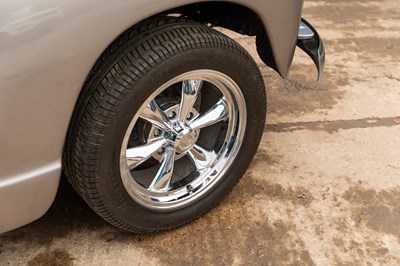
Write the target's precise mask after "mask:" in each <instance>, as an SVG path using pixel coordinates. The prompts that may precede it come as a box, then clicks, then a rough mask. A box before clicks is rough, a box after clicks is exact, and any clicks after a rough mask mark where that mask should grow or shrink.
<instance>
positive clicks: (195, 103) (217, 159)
mask: <svg viewBox="0 0 400 266" xmlns="http://www.w3.org/2000/svg"><path fill="white" fill-rule="evenodd" d="M210 95H212V96H210ZM245 128H246V105H245V101H244V97H243V95H242V92H241V90H240V88H239V86H238V85H237V84H236V83H235V82H234V81H233V80H232V79H231V78H230V77H228V76H227V75H225V74H223V73H221V72H217V71H213V70H195V71H191V72H187V73H185V74H182V75H180V76H178V77H175V78H174V79H172V80H170V81H168V82H167V83H165V84H163V85H162V86H161V87H160V88H158V89H156V90H155V92H154V93H153V94H152V95H151V96H150V97H149V98H148V99H147V100H146V101H145V103H144V104H143V105H142V106H141V107H140V109H139V111H138V112H137V113H136V114H135V115H134V117H133V119H132V122H131V123H130V125H129V127H128V129H127V131H126V134H125V137H124V139H123V143H122V146H121V153H120V173H121V178H122V181H123V184H124V187H125V189H126V191H127V192H128V194H129V195H130V196H131V197H132V198H133V199H134V200H135V201H136V202H137V203H139V204H140V205H142V206H143V207H146V208H149V209H152V210H155V211H172V210H176V209H180V208H183V207H185V206H188V205H190V204H192V203H193V202H195V201H197V200H198V199H200V198H201V197H202V196H204V195H205V194H207V192H209V191H210V190H212V188H214V187H215V186H216V185H217V184H218V182H219V181H220V180H221V178H222V177H223V176H224V174H225V173H226V171H227V170H228V169H229V168H230V166H231V165H232V163H233V161H234V159H235V158H236V155H237V153H238V151H239V148H240V146H241V143H242V141H243V137H244V133H245ZM228 178H229V177H228Z"/></svg>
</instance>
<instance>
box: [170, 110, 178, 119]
mask: <svg viewBox="0 0 400 266" xmlns="http://www.w3.org/2000/svg"><path fill="white" fill-rule="evenodd" d="M175 117H176V113H175V112H174V111H172V112H171V113H170V114H169V118H170V119H173V118H175Z"/></svg>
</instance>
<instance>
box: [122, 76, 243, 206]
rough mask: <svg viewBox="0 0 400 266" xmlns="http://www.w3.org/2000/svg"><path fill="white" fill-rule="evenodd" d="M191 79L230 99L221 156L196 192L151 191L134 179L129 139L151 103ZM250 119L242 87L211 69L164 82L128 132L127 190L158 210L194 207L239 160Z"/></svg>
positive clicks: (124, 176) (195, 182)
mask: <svg viewBox="0 0 400 266" xmlns="http://www.w3.org/2000/svg"><path fill="white" fill-rule="evenodd" d="M191 79H196V80H203V81H206V82H209V83H211V84H212V85H214V86H215V87H216V88H217V89H218V90H219V91H220V92H221V93H222V94H223V97H224V98H225V99H226V102H227V103H228V118H229V122H228V130H227V133H226V136H225V140H224V143H223V145H222V147H221V148H220V150H219V152H218V153H217V157H216V158H215V159H214V161H213V164H212V166H211V167H209V168H208V169H207V171H206V172H205V173H202V174H201V175H200V176H199V177H197V178H195V180H193V181H192V182H190V183H189V184H188V185H191V186H192V187H193V188H194V191H195V192H192V193H190V192H188V191H187V189H186V187H187V185H185V186H184V187H180V188H178V189H175V190H171V191H167V192H154V191H150V190H148V189H146V188H144V187H143V186H141V185H140V184H139V183H138V182H137V181H136V180H135V179H134V177H133V176H132V174H131V173H130V170H129V168H128V165H127V160H126V149H127V146H128V141H129V138H130V136H131V134H132V130H133V128H134V126H135V125H136V123H137V121H138V118H139V116H140V114H141V113H142V112H143V110H144V108H145V107H146V106H147V104H148V102H150V101H151V100H153V99H154V98H155V97H156V96H157V95H159V94H160V93H161V92H162V91H164V90H165V89H167V88H168V87H170V86H171V85H173V84H175V83H177V82H181V81H183V80H191ZM246 117H247V110H246V104H245V100H244V96H243V94H242V91H241V90H240V87H239V86H238V84H237V83H236V82H235V81H234V80H233V79H232V78H230V77H229V76H227V75H226V74H224V73H222V72H219V71H215V70H211V69H199V70H194V71H189V72H186V73H183V74H181V75H179V76H176V77H175V78H173V79H171V80H169V81H168V82H166V83H164V84H163V85H162V86H160V87H159V88H158V89H157V90H155V91H154V92H153V93H152V94H151V95H150V96H149V97H148V98H147V99H146V100H145V101H144V103H143V104H142V106H141V107H140V108H139V109H138V111H137V112H136V114H135V115H134V117H133V119H132V120H131V122H130V124H129V127H128V129H127V131H126V133H125V136H124V140H123V143H122V146H121V152H120V174H121V179H122V182H123V185H124V187H125V190H126V191H127V192H128V194H129V195H130V196H131V198H132V199H133V200H135V201H136V202H137V203H138V204H140V205H142V206H143V207H145V208H148V209H151V210H154V211H160V212H166V211H174V210H177V209H181V208H184V207H186V206H188V205H190V204H193V203H194V202H196V201H197V200H199V199H200V198H202V197H203V196H205V195H206V194H207V193H208V192H210V191H211V190H212V189H213V188H214V187H215V186H216V185H217V184H218V183H219V182H220V181H221V180H222V177H223V176H224V175H225V173H226V172H227V171H228V170H229V169H230V167H231V165H232V164H233V162H234V161H235V159H236V156H237V154H238V152H239V150H240V147H241V145H242V142H243V138H244V134H245V128H246ZM235 132H236V133H235ZM185 191H186V193H185Z"/></svg>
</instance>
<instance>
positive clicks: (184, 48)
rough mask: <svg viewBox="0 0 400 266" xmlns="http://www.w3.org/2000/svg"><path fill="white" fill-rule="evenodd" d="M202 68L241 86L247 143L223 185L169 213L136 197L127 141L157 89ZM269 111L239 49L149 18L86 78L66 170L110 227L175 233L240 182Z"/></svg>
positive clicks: (189, 24) (182, 23)
mask: <svg viewBox="0 0 400 266" xmlns="http://www.w3.org/2000/svg"><path fill="white" fill-rule="evenodd" d="M200 68H201V69H213V70H216V71H219V72H222V73H224V74H226V75H227V76H229V77H230V78H232V79H233V80H234V81H235V82H236V83H237V84H238V86H239V87H240V90H241V92H242V94H243V96H244V99H245V104H246V108H247V121H248V123H247V126H246V128H245V133H244V139H243V144H242V145H241V147H240V150H239V151H238V153H237V156H236V158H235V159H234V163H233V164H232V165H231V166H230V167H229V169H228V170H227V172H226V173H225V175H224V176H223V178H222V179H221V180H220V181H219V183H218V184H217V185H215V187H213V188H212V190H211V191H209V192H208V193H207V194H206V195H204V196H203V197H201V198H200V199H198V200H197V201H196V202H193V203H192V204H191V205H189V206H186V207H184V208H181V209H177V210H173V211H168V212H159V211H154V210H151V209H148V208H146V207H144V206H142V205H141V204H138V203H137V202H136V201H135V200H133V198H132V197H131V196H130V195H129V193H127V191H126V189H125V187H124V185H123V182H122V180H121V174H120V165H119V161H120V147H121V143H122V139H123V137H124V135H125V132H126V129H127V128H128V126H129V123H130V121H131V120H132V117H133V116H134V115H135V114H136V112H137V111H138V109H139V108H140V106H141V105H142V104H143V103H144V102H145V100H146V99H147V98H148V97H149V96H150V94H152V93H153V90H154V89H155V88H158V87H159V86H160V85H161V84H163V83H165V82H166V81H168V80H170V79H171V78H173V77H174V76H177V75H179V74H181V73H184V72H187V71H190V70H195V69H200ZM265 114H266V95H265V88H264V82H263V79H262V76H261V74H260V71H259V69H258V67H257V64H256V63H255V62H254V60H253V59H252V58H251V57H250V55H249V54H248V53H247V52H246V51H245V50H244V49H243V48H242V47H241V46H240V45H239V44H237V43H236V42H235V41H233V40H231V39H230V38H228V37H227V36H225V35H223V34H221V33H219V32H217V31H215V30H213V29H211V28H209V27H207V26H204V25H201V24H198V23H196V22H193V21H189V20H186V19H181V18H174V17H157V18H151V19H148V20H146V21H144V22H142V23H141V24H139V25H137V26H134V27H133V28H131V29H130V30H128V31H126V32H125V33H124V34H122V35H121V36H120V37H119V38H118V39H117V40H115V41H114V42H113V43H112V44H111V45H110V47H109V48H108V49H107V50H106V51H105V52H104V53H103V55H102V56H101V58H100V59H99V60H98V62H97V63H96V65H95V66H94V68H93V70H92V72H91V73H90V75H89V76H88V79H87V81H86V83H85V85H84V88H83V90H82V92H81V95H80V97H79V100H78V102H77V105H76V108H75V111H74V114H73V117H72V121H71V125H70V128H69V132H68V136H67V140H66V145H65V149H64V169H65V171H66V175H67V177H68V179H69V181H70V182H71V184H72V185H73V187H74V188H75V189H76V191H77V192H78V193H79V194H80V195H81V196H82V198H83V199H84V200H85V201H86V202H87V203H88V204H89V205H90V207H91V208H92V209H93V210H94V211H95V212H96V213H98V214H99V215H100V216H101V217H102V218H104V219H105V220H106V221H108V222H109V223H111V224H113V225H115V226H117V227H119V228H122V229H125V230H128V231H131V232H154V231H163V230H167V229H171V228H175V227H178V226H181V225H183V224H185V223H188V222H190V221H192V220H194V219H196V218H197V217H199V216H200V215H202V214H204V213H205V212H207V211H209V210H210V209H211V208H213V207H214V206H215V205H216V204H217V203H218V202H220V201H221V200H222V199H223V198H224V196H225V195H226V194H227V193H228V192H229V191H230V190H231V189H232V188H233V187H234V185H235V184H236V183H237V182H238V181H239V180H240V178H241V177H242V176H243V174H244V173H245V171H246V169H247V168H248V166H249V164H250V163H251V160H252V158H253V157H254V154H255V152H256V150H257V147H258V144H259V142H260V139H261V136H262V134H263V129H264V123H265Z"/></svg>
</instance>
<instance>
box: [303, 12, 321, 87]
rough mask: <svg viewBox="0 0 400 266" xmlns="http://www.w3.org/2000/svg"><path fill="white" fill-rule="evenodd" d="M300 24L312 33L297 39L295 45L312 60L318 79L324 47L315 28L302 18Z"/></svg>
mask: <svg viewBox="0 0 400 266" xmlns="http://www.w3.org/2000/svg"><path fill="white" fill-rule="evenodd" d="M301 23H302V25H304V26H306V27H307V28H308V29H309V30H311V31H312V32H313V33H314V35H313V37H311V38H309V39H298V40H297V46H298V47H299V48H300V49H302V50H303V51H304V52H306V53H307V54H308V55H309V56H310V57H311V59H312V60H313V61H314V64H315V66H316V67H317V70H318V80H319V79H320V78H321V75H322V72H323V71H324V66H325V48H324V43H323V42H322V39H321V37H320V36H319V34H318V32H317V30H316V29H315V28H314V27H313V26H312V25H311V24H310V23H309V22H308V21H307V20H305V19H304V18H302V19H301Z"/></svg>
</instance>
